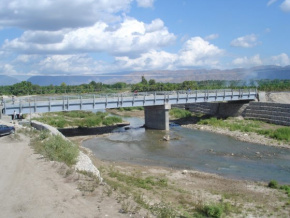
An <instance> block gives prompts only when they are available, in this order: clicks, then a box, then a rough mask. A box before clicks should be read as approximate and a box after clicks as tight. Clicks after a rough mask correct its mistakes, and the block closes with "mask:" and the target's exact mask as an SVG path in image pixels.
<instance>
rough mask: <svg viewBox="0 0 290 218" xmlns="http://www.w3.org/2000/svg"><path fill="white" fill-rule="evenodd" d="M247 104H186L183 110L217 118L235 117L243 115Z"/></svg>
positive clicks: (245, 102)
mask: <svg viewBox="0 0 290 218" xmlns="http://www.w3.org/2000/svg"><path fill="white" fill-rule="evenodd" d="M248 105H249V103H248V102H247V101H244V102H228V103H196V104H187V105H185V108H186V109H188V110H190V111H191V112H194V113H202V114H207V115H212V116H219V117H237V116H241V115H243V113H244V112H245V110H246V108H247V106H248Z"/></svg>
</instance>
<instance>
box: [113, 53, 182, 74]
mask: <svg viewBox="0 0 290 218" xmlns="http://www.w3.org/2000/svg"><path fill="white" fill-rule="evenodd" d="M176 60H177V55H176V54H171V53H168V52H165V51H160V52H158V51H156V50H151V51H149V52H148V53H146V54H142V55H141V56H140V57H139V58H134V59H130V58H129V57H117V58H116V63H117V65H118V66H119V67H120V68H122V69H123V70H128V69H131V70H136V71H137V70H144V69H146V70H156V69H163V70H170V69H173V68H174V63H175V61H176Z"/></svg>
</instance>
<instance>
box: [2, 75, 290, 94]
mask: <svg viewBox="0 0 290 218" xmlns="http://www.w3.org/2000/svg"><path fill="white" fill-rule="evenodd" d="M245 88H246V89H247V88H258V89H259V90H260V91H290V80H277V79H276V80H249V81H242V80H231V81H228V80H205V81H184V82H182V83H162V82H156V81H155V80H154V79H150V80H149V81H147V79H146V78H145V77H144V76H142V78H141V81H140V82H139V83H136V84H127V83H124V82H117V83H115V84H104V83H100V82H99V83H96V82H95V81H92V82H90V83H89V84H82V85H66V84H65V83H64V82H63V83H62V84H61V85H59V86H55V85H49V86H39V85H34V84H32V83H31V82H27V81H22V82H20V83H17V84H14V85H10V86H0V95H15V96H23V95H46V94H49V95H51V94H84V93H108V92H124V91H131V92H136V91H137V92H148V91H172V90H189V89H191V90H206V89H245Z"/></svg>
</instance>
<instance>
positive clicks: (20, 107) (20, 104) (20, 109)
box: [19, 99, 22, 114]
mask: <svg viewBox="0 0 290 218" xmlns="http://www.w3.org/2000/svg"><path fill="white" fill-rule="evenodd" d="M21 113H22V100H21V99H20V100H19V114H21Z"/></svg>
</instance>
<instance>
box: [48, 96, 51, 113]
mask: <svg viewBox="0 0 290 218" xmlns="http://www.w3.org/2000/svg"><path fill="white" fill-rule="evenodd" d="M48 101H49V109H48V111H49V112H50V111H51V98H50V97H49V99H48Z"/></svg>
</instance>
